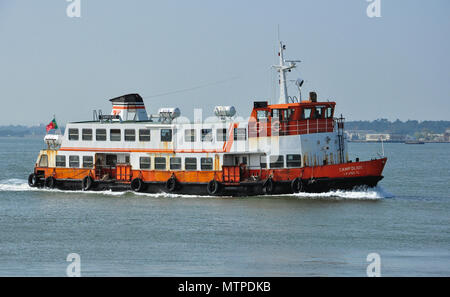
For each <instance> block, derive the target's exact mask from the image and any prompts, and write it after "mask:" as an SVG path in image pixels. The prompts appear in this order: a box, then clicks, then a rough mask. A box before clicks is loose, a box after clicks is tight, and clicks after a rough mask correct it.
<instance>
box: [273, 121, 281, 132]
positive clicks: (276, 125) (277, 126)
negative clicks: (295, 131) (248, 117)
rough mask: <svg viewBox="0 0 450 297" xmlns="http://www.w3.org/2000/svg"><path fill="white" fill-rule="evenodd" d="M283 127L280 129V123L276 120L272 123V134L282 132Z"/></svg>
mask: <svg viewBox="0 0 450 297" xmlns="http://www.w3.org/2000/svg"><path fill="white" fill-rule="evenodd" d="M280 130H281V127H280V121H278V120H276V121H273V122H272V132H276V133H278V132H280Z"/></svg>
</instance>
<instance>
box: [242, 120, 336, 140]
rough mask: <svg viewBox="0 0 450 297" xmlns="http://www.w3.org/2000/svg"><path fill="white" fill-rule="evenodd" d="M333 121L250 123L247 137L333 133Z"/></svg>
mask: <svg viewBox="0 0 450 297" xmlns="http://www.w3.org/2000/svg"><path fill="white" fill-rule="evenodd" d="M334 127H335V120H334V119H317V120H301V121H288V122H284V121H273V120H272V122H271V123H268V122H250V123H249V124H248V133H249V137H258V136H271V135H273V136H276V135H299V134H311V133H326V132H333V131H334Z"/></svg>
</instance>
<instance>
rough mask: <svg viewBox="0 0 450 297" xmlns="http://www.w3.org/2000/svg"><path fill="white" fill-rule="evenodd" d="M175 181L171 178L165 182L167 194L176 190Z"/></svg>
mask: <svg viewBox="0 0 450 297" xmlns="http://www.w3.org/2000/svg"><path fill="white" fill-rule="evenodd" d="M177 184H178V182H177V179H176V178H175V177H173V176H172V177H171V178H169V179H168V180H167V181H166V190H167V191H169V192H173V191H175V190H176V189H177V186H178V185H177Z"/></svg>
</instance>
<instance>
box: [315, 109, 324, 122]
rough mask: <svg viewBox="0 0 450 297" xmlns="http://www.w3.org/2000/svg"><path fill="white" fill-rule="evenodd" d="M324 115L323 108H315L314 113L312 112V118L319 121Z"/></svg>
mask: <svg viewBox="0 0 450 297" xmlns="http://www.w3.org/2000/svg"><path fill="white" fill-rule="evenodd" d="M324 113H325V106H316V108H315V112H314V118H315V119H321V118H323V115H324Z"/></svg>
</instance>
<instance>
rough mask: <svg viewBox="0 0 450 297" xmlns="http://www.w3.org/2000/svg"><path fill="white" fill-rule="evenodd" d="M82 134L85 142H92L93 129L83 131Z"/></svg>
mask: <svg viewBox="0 0 450 297" xmlns="http://www.w3.org/2000/svg"><path fill="white" fill-rule="evenodd" d="M81 133H82V136H81V139H83V140H85V141H91V140H92V129H83V130H81Z"/></svg>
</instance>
